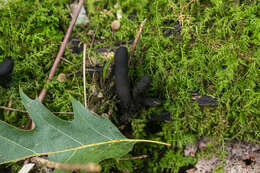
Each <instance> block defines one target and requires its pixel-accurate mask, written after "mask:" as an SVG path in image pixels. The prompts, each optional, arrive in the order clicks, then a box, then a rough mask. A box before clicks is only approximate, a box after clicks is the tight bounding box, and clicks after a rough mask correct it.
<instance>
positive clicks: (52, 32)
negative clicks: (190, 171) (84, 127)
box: [0, 0, 260, 172]
mask: <svg viewBox="0 0 260 173" xmlns="http://www.w3.org/2000/svg"><path fill="white" fill-rule="evenodd" d="M69 3H70V1H69V0H61V1H54V0H43V1H22V0H15V1H11V2H9V3H8V4H7V6H6V7H5V8H0V18H1V20H0V61H2V60H3V59H5V58H7V57H12V58H13V59H14V61H15V68H14V75H13V81H12V86H11V88H9V89H3V88H0V96H1V100H0V105H1V106H8V103H9V101H10V100H11V101H12V105H11V107H13V108H17V109H23V106H22V104H21V100H20V98H19V93H18V89H19V87H21V88H23V90H24V92H25V93H26V94H27V95H29V96H30V97H35V96H36V95H39V92H40V91H41V89H42V88H43V86H45V81H46V78H47V75H48V73H49V70H50V68H51V66H52V63H53V62H54V59H55V57H56V54H57V52H58V49H59V46H60V43H61V42H62V39H63V36H64V35H65V32H66V29H67V27H68V25H69V21H70V14H69V10H68V9H67V7H66V5H68V4H69ZM115 3H116V1H109V2H106V1H89V3H88V4H91V6H88V5H86V4H85V7H86V8H88V7H91V8H89V18H90V23H89V24H88V25H87V26H84V27H79V28H78V29H74V33H73V35H72V36H80V37H81V40H83V41H85V42H86V43H88V50H90V49H89V47H90V43H91V40H92V36H89V35H88V34H87V33H88V31H89V30H90V29H91V30H93V31H95V32H96V38H95V40H99V41H96V42H94V44H93V48H92V49H91V50H90V54H91V55H94V54H95V52H94V51H93V50H95V49H97V48H102V47H107V48H109V49H111V50H112V49H114V48H115V47H116V46H118V45H119V44H126V45H127V47H128V48H129V49H128V50H130V48H131V44H132V41H133V39H134V37H135V35H136V33H137V31H138V28H139V24H140V23H141V21H143V20H144V19H146V20H147V21H146V23H145V26H144V29H143V32H142V35H141V38H140V40H139V43H138V45H137V48H136V50H135V53H134V56H133V57H131V60H130V67H129V68H130V71H129V75H130V80H131V83H132V84H134V83H136V82H137V81H138V80H139V79H141V77H143V76H144V75H149V76H150V77H151V78H152V85H151V88H150V89H149V90H148V93H147V95H149V96H155V97H159V98H161V99H162V100H163V108H161V109H164V110H168V111H169V112H170V113H171V117H172V121H171V122H158V123H154V124H153V127H155V128H156V126H158V129H159V131H157V132H155V133H151V132H149V131H147V130H145V129H146V127H147V126H149V125H150V124H151V122H149V121H147V116H148V115H149V114H153V113H156V112H160V111H161V110H160V109H154V108H151V109H149V110H147V109H144V110H140V112H139V114H138V115H137V116H136V118H135V119H134V120H132V122H131V124H132V129H133V134H134V137H135V138H145V139H153V140H160V141H164V142H169V143H172V144H173V146H174V147H175V148H174V149H167V148H165V147H163V146H158V145H151V144H149V145H147V144H137V145H136V146H135V149H134V150H133V152H132V153H130V154H129V157H131V155H133V156H138V155H144V154H147V155H148V156H149V157H148V158H146V159H142V160H134V161H119V162H115V161H105V162H103V163H102V164H103V165H104V169H105V170H106V171H107V172H109V171H111V170H112V169H119V170H123V169H126V168H128V169H130V170H132V171H133V168H135V167H136V168H137V169H138V170H139V171H141V170H147V171H148V172H162V171H163V170H165V171H166V170H167V171H168V172H178V170H179V169H180V168H181V167H184V166H188V165H190V164H194V163H195V162H196V159H194V158H190V157H184V154H183V150H182V148H183V147H184V146H185V145H186V144H189V143H191V142H192V141H194V140H195V139H197V138H199V137H201V136H209V137H212V138H214V139H216V141H217V143H221V142H223V141H224V140H232V139H244V140H251V141H257V140H258V138H259V137H260V127H259V124H260V118H259V114H260V109H259V107H260V86H259V83H260V59H259V55H260V48H259V46H260V44H259V43H260V3H259V2H258V1H242V0H241V1H223V0H210V1H202V0H199V1H186V0H178V1H177V0H175V1H165V0H158V1H147V0H144V1H138V0H122V1H118V3H119V6H120V8H121V9H122V19H121V27H120V30H119V31H117V32H115V33H114V34H112V31H111V28H110V24H111V22H112V21H113V20H115V19H116V12H117V9H116V8H115V7H114V5H115ZM88 50H87V51H88ZM64 57H65V58H66V59H68V60H70V61H71V62H72V63H74V64H75V65H71V64H67V63H65V62H64V61H62V62H61V64H60V65H59V67H58V70H57V72H56V75H55V77H54V79H53V81H52V82H51V83H50V84H49V85H48V86H47V87H48V94H47V96H46V98H45V100H44V104H45V105H46V106H47V107H48V108H49V109H50V110H52V111H56V112H63V111H71V105H70V101H69V97H74V98H76V99H77V100H80V101H81V102H83V94H82V93H83V82H82V77H81V76H80V75H72V77H70V78H68V79H67V80H66V81H65V82H64V83H60V82H58V81H57V80H56V78H57V76H58V74H59V73H65V74H69V73H72V72H75V71H76V70H79V69H81V67H82V54H73V53H72V52H71V50H69V49H66V51H65V54H64ZM102 61H103V62H107V60H102ZM87 83H88V84H87V89H88V96H90V93H91V83H92V79H91V77H90V76H88V81H87ZM109 89H110V86H108V85H107V86H106V87H104V88H103V89H102V91H103V92H104V93H105V91H106V90H109ZM192 92H198V93H200V94H201V95H210V96H213V97H216V98H218V102H219V105H218V106H217V107H199V106H198V105H197V103H195V102H193V101H192V99H191V93H192ZM116 102H117V101H116V99H115V98H114V97H113V96H111V95H110V97H108V98H107V97H105V98H104V99H103V100H102V101H100V103H99V106H98V108H97V109H96V110H97V112H98V113H107V112H108V111H110V110H111V109H112V110H113V113H112V115H111V116H112V117H111V119H113V120H114V121H115V122H117V120H116V115H115V114H116V111H115V110H116V108H115V104H116ZM110 107H112V108H111V109H110ZM58 116H60V117H61V118H63V119H72V118H73V117H72V116H71V115H64V114H62V115H58ZM0 118H1V119H2V120H4V121H6V122H8V123H11V124H13V125H16V126H19V127H22V126H23V125H25V124H26V122H27V117H26V115H25V114H22V113H17V112H9V113H8V112H7V111H5V110H0ZM136 171H137V170H136Z"/></svg>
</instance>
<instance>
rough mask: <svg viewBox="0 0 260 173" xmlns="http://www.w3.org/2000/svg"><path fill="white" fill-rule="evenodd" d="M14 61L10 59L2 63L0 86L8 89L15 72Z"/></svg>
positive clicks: (0, 65)
mask: <svg viewBox="0 0 260 173" xmlns="http://www.w3.org/2000/svg"><path fill="white" fill-rule="evenodd" d="M13 67H14V61H13V60H12V59H10V58H7V59H5V60H4V62H2V63H0V85H1V86H2V87H4V88H7V87H8V84H9V82H10V81H11V79H12V76H11V73H12V71H13Z"/></svg>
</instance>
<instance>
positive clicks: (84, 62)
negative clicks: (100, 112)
mask: <svg viewBox="0 0 260 173" xmlns="http://www.w3.org/2000/svg"><path fill="white" fill-rule="evenodd" d="M86 49H87V44H86V43H84V46H83V67H82V68H83V89H84V105H85V108H87V107H88V105H87V91H86Z"/></svg>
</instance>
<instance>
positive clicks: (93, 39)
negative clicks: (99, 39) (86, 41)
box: [88, 28, 98, 64]
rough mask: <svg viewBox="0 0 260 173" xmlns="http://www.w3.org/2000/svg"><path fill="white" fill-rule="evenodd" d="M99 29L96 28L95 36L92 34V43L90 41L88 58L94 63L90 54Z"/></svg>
mask: <svg viewBox="0 0 260 173" xmlns="http://www.w3.org/2000/svg"><path fill="white" fill-rule="evenodd" d="M97 29H98V28H96V30H95V33H94V34H93V36H92V40H91V43H90V46H89V50H88V60H89V62H90V63H91V64H93V62H92V61H91V59H90V58H89V55H90V51H91V49H92V47H93V44H94V41H95V37H96V32H97Z"/></svg>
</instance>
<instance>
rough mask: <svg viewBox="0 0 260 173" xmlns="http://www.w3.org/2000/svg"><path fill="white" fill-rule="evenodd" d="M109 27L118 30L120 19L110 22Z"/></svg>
mask: <svg viewBox="0 0 260 173" xmlns="http://www.w3.org/2000/svg"><path fill="white" fill-rule="evenodd" d="M111 28H112V30H113V31H117V30H119V28H120V21H119V20H114V21H113V22H112V23H111Z"/></svg>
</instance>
